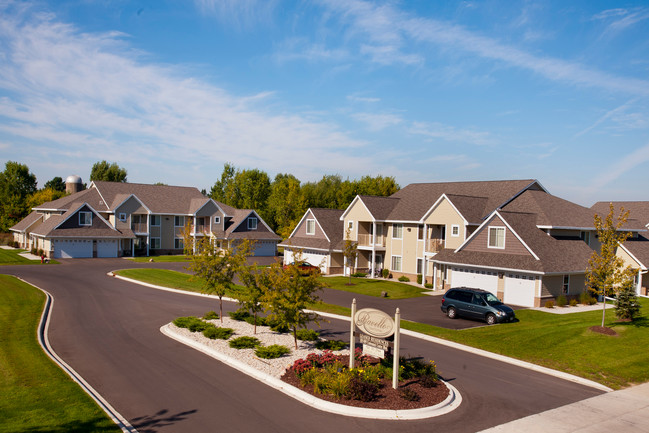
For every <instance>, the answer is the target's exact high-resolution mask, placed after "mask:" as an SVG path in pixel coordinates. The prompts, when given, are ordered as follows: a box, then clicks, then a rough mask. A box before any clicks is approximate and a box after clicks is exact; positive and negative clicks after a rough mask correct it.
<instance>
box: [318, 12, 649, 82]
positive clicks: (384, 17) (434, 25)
mask: <svg viewBox="0 0 649 433" xmlns="http://www.w3.org/2000/svg"><path fill="white" fill-rule="evenodd" d="M321 3H322V4H324V5H325V6H326V7H327V8H328V9H329V11H331V13H335V14H337V15H338V16H339V17H340V18H341V20H342V21H343V22H345V23H347V27H348V33H349V37H354V36H355V37H358V38H359V39H361V42H360V47H361V49H360V52H361V53H362V54H366V55H367V56H368V57H369V58H370V59H371V60H373V61H376V62H378V63H382V64H385V63H388V62H390V61H392V62H401V63H409V62H410V63H415V64H419V63H421V62H422V61H423V57H420V54H419V53H417V52H413V51H412V49H411V48H410V47H412V46H418V45H419V44H433V45H436V46H438V47H440V48H441V49H443V50H445V51H448V50H461V51H463V52H465V53H471V54H474V55H477V56H479V57H480V58H483V59H488V60H492V61H497V62H502V63H503V64H505V65H508V66H511V67H516V68H520V69H524V70H527V71H531V72H533V73H535V74H539V75H541V76H543V77H545V78H546V79H548V80H551V81H557V82H563V83H567V84H571V85H577V86H586V87H594V88H599V89H604V90H606V91H611V92H623V93H627V94H634V95H638V94H641V95H648V94H649V81H647V80H643V79H636V78H629V77H620V76H616V75H613V74H610V73H607V72H603V71H600V70H597V69H593V68H589V67H587V66H584V65H582V64H580V63H578V62H576V61H572V62H571V61H567V60H563V59H558V58H552V57H548V56H540V55H537V54H532V53H529V52H526V51H524V50H522V49H519V48H516V47H514V46H511V45H507V44H505V43H501V42H499V41H498V40H496V39H493V38H490V37H487V36H483V35H480V34H477V33H475V32H472V31H469V30H467V29H466V28H464V27H463V26H460V25H456V24H452V23H449V22H444V21H440V20H436V19H432V18H424V17H418V16H413V15H412V14H409V13H406V12H403V11H401V10H399V9H397V8H396V7H395V6H393V5H392V4H391V3H388V4H382V5H375V4H373V3H369V2H366V1H363V0H321ZM368 46H372V47H374V48H375V49H374V50H367V48H366V47H368ZM379 47H380V48H381V50H382V51H381V52H382V56H377V55H376V51H377V50H378V49H379ZM404 60H407V61H404Z"/></svg>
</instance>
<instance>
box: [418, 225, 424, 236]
mask: <svg viewBox="0 0 649 433" xmlns="http://www.w3.org/2000/svg"><path fill="white" fill-rule="evenodd" d="M417 239H419V240H422V239H424V225H423V224H419V227H418V229H417Z"/></svg>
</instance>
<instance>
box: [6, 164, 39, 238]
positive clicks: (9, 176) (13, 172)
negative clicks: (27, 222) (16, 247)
mask: <svg viewBox="0 0 649 433" xmlns="http://www.w3.org/2000/svg"><path fill="white" fill-rule="evenodd" d="M35 192H36V176H35V175H34V174H33V173H30V172H29V168H28V167H27V166H26V165H25V164H20V163H18V162H14V161H7V163H6V164H5V170H4V171H3V172H1V173H0V231H3V232H6V231H8V230H9V228H10V227H11V226H13V225H14V224H16V223H17V222H18V221H20V220H21V219H22V218H23V217H25V216H26V215H27V214H28V213H29V208H28V206H27V203H26V200H27V198H28V197H29V196H30V195H31V194H33V193H35Z"/></svg>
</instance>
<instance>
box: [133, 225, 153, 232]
mask: <svg viewBox="0 0 649 433" xmlns="http://www.w3.org/2000/svg"><path fill="white" fill-rule="evenodd" d="M131 230H133V232H134V233H148V232H149V230H148V226H147V223H131Z"/></svg>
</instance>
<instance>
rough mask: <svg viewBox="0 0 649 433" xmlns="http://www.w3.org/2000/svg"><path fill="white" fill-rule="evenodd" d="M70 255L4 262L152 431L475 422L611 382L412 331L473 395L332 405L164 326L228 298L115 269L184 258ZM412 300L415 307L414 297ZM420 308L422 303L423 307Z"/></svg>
mask: <svg viewBox="0 0 649 433" xmlns="http://www.w3.org/2000/svg"><path fill="white" fill-rule="evenodd" d="M61 262H62V264H61V265H52V266H15V267H3V268H1V269H0V272H2V273H6V274H13V275H17V276H20V277H21V278H23V279H25V280H27V281H29V282H31V283H33V284H35V285H37V286H39V287H41V288H43V289H45V290H47V291H49V292H50V293H51V294H52V295H53V297H54V305H53V312H52V321H51V326H50V332H49V337H50V342H51V344H52V346H53V348H54V350H55V351H56V352H57V353H58V354H59V355H60V356H61V357H62V358H63V359H64V360H65V361H66V362H67V363H68V364H70V365H71V366H72V367H73V368H74V369H76V370H77V372H79V373H80V374H81V375H82V376H83V377H84V378H85V379H86V380H87V381H88V382H89V383H90V384H91V385H92V386H93V387H94V388H95V389H96V390H97V391H98V392H99V393H100V394H101V395H102V396H103V397H104V398H106V399H107V400H108V401H109V402H110V403H111V404H112V405H113V407H114V408H115V409H116V410H117V411H119V412H120V413H121V414H122V415H123V416H125V417H126V418H127V419H128V420H129V422H131V423H132V424H133V425H134V426H135V427H136V428H137V429H138V430H139V431H140V432H207V431H218V430H227V431H234V432H260V431H263V432H287V431H290V432H292V431H311V432H328V433H329V432H331V431H339V432H348V431H354V432H373V433H375V432H376V431H382V432H383V431H385V432H392V431H394V432H428V431H431V430H436V431H437V430H439V431H449V432H474V431H478V430H481V429H485V428H488V427H492V426H495V425H499V424H502V423H505V422H508V421H511V420H514V419H518V418H521V417H524V416H528V415H531V414H535V413H539V412H542V411H546V410H549V409H552V408H556V407H559V406H563V405H565V404H569V403H573V402H576V401H580V400H583V399H585V398H589V397H592V396H595V395H599V394H601V391H597V390H594V389H591V388H588V387H585V386H581V385H578V384H574V383H572V382H567V381H564V380H560V379H557V378H555V377H552V376H548V375H545V374H541V373H537V372H534V371H530V370H527V369H523V368H519V367H516V366H512V365H509V364H503V363H501V362H498V361H495V360H492V359H485V358H482V357H479V356H477V355H473V354H470V353H467V352H463V351H459V350H456V349H452V348H449V347H446V346H441V345H437V344H433V343H429V342H425V341H422V340H418V339H415V338H412V337H404V339H403V342H402V352H401V353H402V354H404V355H408V354H410V355H413V356H423V357H425V358H429V359H434V360H435V361H436V363H437V365H438V368H439V371H440V373H441V374H442V376H443V377H444V378H445V379H447V380H450V381H452V383H453V385H454V386H455V387H456V388H457V389H458V390H459V392H460V393H461V394H462V397H463V403H462V405H461V406H460V407H459V408H458V409H457V410H455V411H454V412H452V413H449V414H447V415H444V416H441V417H437V418H433V419H429V420H421V421H406V422H402V421H399V422H396V421H378V420H371V419H355V418H349V417H344V416H338V415H332V414H329V413H325V412H320V411H318V410H316V409H313V408H311V407H309V406H306V405H303V404H301V403H300V402H299V401H296V400H293V399H291V398H289V397H287V396H285V395H284V394H282V393H280V392H278V391H276V390H274V389H272V388H270V387H268V386H266V385H264V384H263V383H260V382H258V381H256V380H254V379H251V378H250V377H248V376H247V375H245V374H243V373H240V372H238V371H236V370H234V369H232V368H230V367H228V366H226V365H224V364H221V363H220V362H218V361H215V360H214V359H212V358H210V357H208V356H206V355H204V354H202V353H199V352H196V351H194V350H192V349H189V348H187V347H185V346H183V345H181V344H180V343H177V342H175V341H173V340H170V339H168V338H167V337H165V336H163V335H162V334H161V333H160V331H159V328H160V326H162V325H164V324H166V323H168V322H170V321H171V320H173V319H174V318H176V317H178V316H186V315H202V314H203V313H205V312H206V311H208V310H214V309H216V307H217V306H218V301H216V300H212V299H205V298H201V297H195V296H187V295H183V294H175V293H169V292H164V291H159V290H155V289H151V288H147V287H143V286H139V285H136V284H131V283H128V282H125V281H122V280H118V279H115V278H110V277H108V276H106V273H107V272H108V271H110V270H113V269H119V268H126V267H151V266H154V267H163V268H175V269H178V268H179V267H180V268H181V267H182V265H179V264H164V263H143V264H135V263H132V262H128V263H125V262H124V261H123V260H120V259H76V260H62V261H61ZM377 300H378V301H382V300H381V299H378V298H377ZM359 302H360V301H359ZM363 302H365V301H363ZM402 305H403V304H402ZM224 307H225V309H226V310H228V311H231V310H234V309H236V308H237V305H236V304H230V303H224ZM400 308H402V307H401V306H400ZM402 311H404V316H405V317H406V318H408V319H410V317H408V316H407V314H409V313H408V312H407V311H408V310H407V309H405V307H404V308H402ZM414 314H415V313H414V310H413V316H411V317H414ZM323 328H324V329H323V330H324V331H325V332H328V333H330V334H335V335H338V336H339V338H341V339H345V338H348V330H349V323H348V322H344V321H337V320H331V321H330V322H329V323H325V324H323Z"/></svg>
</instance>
